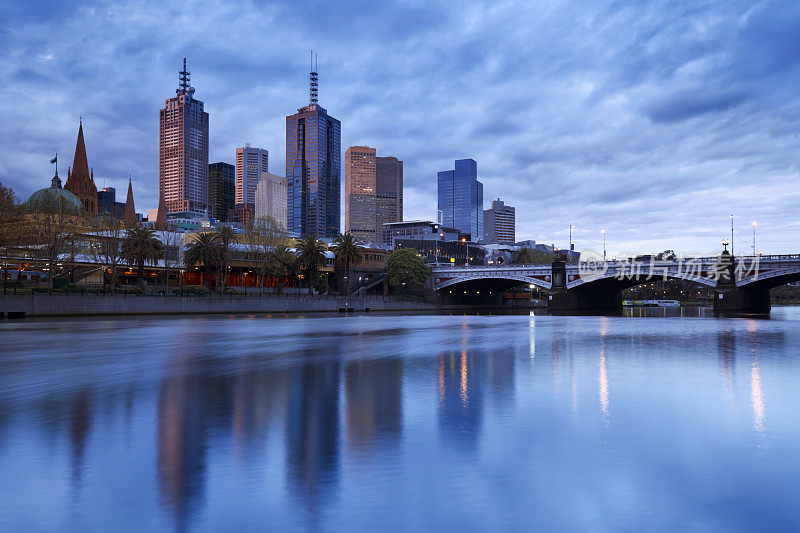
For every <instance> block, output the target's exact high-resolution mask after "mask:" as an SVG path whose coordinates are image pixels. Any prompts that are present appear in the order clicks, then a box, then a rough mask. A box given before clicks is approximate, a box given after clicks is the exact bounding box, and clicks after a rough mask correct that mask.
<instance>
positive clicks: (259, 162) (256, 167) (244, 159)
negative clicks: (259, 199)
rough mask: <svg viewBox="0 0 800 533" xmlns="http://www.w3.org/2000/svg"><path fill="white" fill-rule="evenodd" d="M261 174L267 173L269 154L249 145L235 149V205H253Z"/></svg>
mask: <svg viewBox="0 0 800 533" xmlns="http://www.w3.org/2000/svg"><path fill="white" fill-rule="evenodd" d="M262 172H269V152H267V151H266V150H264V149H263V148H251V147H250V143H247V144H245V145H244V146H243V147H242V148H237V149H236V203H237V204H254V203H255V202H256V187H258V179H259V178H260V177H261V173H262Z"/></svg>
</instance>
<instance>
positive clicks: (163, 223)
mask: <svg viewBox="0 0 800 533" xmlns="http://www.w3.org/2000/svg"><path fill="white" fill-rule="evenodd" d="M156 229H157V230H159V231H164V230H166V229H167V208H166V206H165V205H164V194H163V193H161V194H159V195H158V214H157V215H156Z"/></svg>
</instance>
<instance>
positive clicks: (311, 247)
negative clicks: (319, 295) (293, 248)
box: [297, 235, 326, 294]
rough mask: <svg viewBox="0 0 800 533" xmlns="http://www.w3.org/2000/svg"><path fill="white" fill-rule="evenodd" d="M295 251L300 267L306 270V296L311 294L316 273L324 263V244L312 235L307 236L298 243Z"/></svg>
mask: <svg viewBox="0 0 800 533" xmlns="http://www.w3.org/2000/svg"><path fill="white" fill-rule="evenodd" d="M297 250H298V251H299V252H300V256H299V257H298V260H299V262H300V265H302V266H304V267H305V268H306V279H307V280H308V294H311V290H312V288H313V286H314V284H315V281H316V279H317V272H319V269H320V267H321V266H322V265H324V264H325V261H326V258H325V244H324V243H323V242H322V241H320V240H319V239H317V238H316V237H314V236H313V235H307V236H305V237H303V238H302V239H300V241H298V243H297Z"/></svg>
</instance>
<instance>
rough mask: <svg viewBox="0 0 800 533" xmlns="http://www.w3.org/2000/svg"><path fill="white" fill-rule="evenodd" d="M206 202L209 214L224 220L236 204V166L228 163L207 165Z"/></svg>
mask: <svg viewBox="0 0 800 533" xmlns="http://www.w3.org/2000/svg"><path fill="white" fill-rule="evenodd" d="M208 204H209V207H210V210H211V216H212V217H214V218H216V219H217V220H225V219H227V217H228V210H229V209H233V206H234V205H236V167H235V166H233V165H231V164H230V163H222V162H220V163H211V164H210V165H208Z"/></svg>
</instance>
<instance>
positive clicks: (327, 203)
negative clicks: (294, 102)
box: [286, 69, 342, 239]
mask: <svg viewBox="0 0 800 533" xmlns="http://www.w3.org/2000/svg"><path fill="white" fill-rule="evenodd" d="M315 70H316V69H314V70H312V71H311V73H310V76H309V78H310V84H311V97H310V99H309V105H307V106H305V107H301V108H300V109H298V110H297V113H295V114H294V115H290V116H288V117H286V182H287V183H286V184H287V187H288V194H287V201H288V202H287V203H288V205H287V219H288V220H287V222H288V228H287V229H288V230H289V231H291V232H295V233H297V234H299V235H302V236H305V235H313V236H315V237H317V238H324V237H327V238H330V239H333V238H335V237H336V236H337V235H339V232H340V231H341V229H340V221H341V213H340V210H341V200H340V192H341V179H340V168H341V151H342V141H341V137H342V124H341V122H339V121H338V120H337V119H335V118H333V117H332V116H330V115H328V112H327V111H326V110H325V109H324V108H323V107H322V106H320V105H318V104H317V73H316V72H315Z"/></svg>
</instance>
